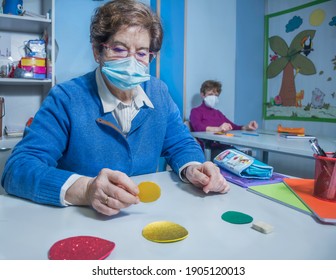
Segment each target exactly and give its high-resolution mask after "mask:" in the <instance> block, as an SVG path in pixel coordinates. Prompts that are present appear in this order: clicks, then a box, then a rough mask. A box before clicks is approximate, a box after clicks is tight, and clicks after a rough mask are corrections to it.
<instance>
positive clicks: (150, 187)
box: [138, 182, 161, 202]
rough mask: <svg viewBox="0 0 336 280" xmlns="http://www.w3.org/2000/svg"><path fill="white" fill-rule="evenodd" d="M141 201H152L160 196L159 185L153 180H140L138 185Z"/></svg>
mask: <svg viewBox="0 0 336 280" xmlns="http://www.w3.org/2000/svg"><path fill="white" fill-rule="evenodd" d="M138 188H139V195H138V196H139V199H140V201H141V202H153V201H155V200H157V199H158V198H159V197H160V196H161V189H160V187H159V186H158V185H157V184H155V183H153V182H142V183H140V184H139V185H138Z"/></svg>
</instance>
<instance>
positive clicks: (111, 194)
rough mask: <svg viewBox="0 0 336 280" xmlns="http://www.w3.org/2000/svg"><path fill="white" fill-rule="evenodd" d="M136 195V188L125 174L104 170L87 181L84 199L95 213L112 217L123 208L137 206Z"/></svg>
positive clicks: (137, 198) (137, 199)
mask: <svg viewBox="0 0 336 280" xmlns="http://www.w3.org/2000/svg"><path fill="white" fill-rule="evenodd" d="M138 194H139V189H138V186H137V185H136V184H135V183H134V182H133V181H132V180H131V179H130V178H129V177H128V176H127V175H126V174H125V173H122V172H120V171H114V170H111V169H107V168H104V169H102V170H101V171H100V172H99V174H98V176H97V177H95V178H92V179H90V180H89V181H88V183H87V187H86V192H85V197H86V200H87V202H88V204H89V205H91V206H92V207H93V208H94V209H95V210H96V211H98V212H99V213H102V214H105V215H107V216H112V215H116V214H118V213H119V212H120V210H121V209H123V208H126V207H129V206H130V205H132V204H138V203H139V202H140V200H139V197H138Z"/></svg>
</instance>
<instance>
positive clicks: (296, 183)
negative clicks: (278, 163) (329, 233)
mask: <svg viewBox="0 0 336 280" xmlns="http://www.w3.org/2000/svg"><path fill="white" fill-rule="evenodd" d="M283 181H284V183H286V185H287V186H289V187H290V189H291V190H292V191H293V192H294V193H295V194H296V195H297V197H298V198H299V199H300V200H301V201H302V202H303V203H304V204H305V205H306V206H307V207H308V208H309V209H310V210H311V211H312V212H313V213H314V215H315V216H316V217H317V218H318V219H319V220H321V221H323V222H327V223H336V202H330V201H326V200H322V199H320V198H317V197H315V196H314V195H313V193H314V179H296V178H284V179H283Z"/></svg>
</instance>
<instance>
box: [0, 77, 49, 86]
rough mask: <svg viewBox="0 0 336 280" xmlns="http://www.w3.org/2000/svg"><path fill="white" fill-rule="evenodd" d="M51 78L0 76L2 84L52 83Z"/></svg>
mask: <svg viewBox="0 0 336 280" xmlns="http://www.w3.org/2000/svg"><path fill="white" fill-rule="evenodd" d="M51 83H52V81H51V79H45V80H38V79H18V78H0V85H11V86H12V85H14V86H15V85H27V86H28V85H46V84H51Z"/></svg>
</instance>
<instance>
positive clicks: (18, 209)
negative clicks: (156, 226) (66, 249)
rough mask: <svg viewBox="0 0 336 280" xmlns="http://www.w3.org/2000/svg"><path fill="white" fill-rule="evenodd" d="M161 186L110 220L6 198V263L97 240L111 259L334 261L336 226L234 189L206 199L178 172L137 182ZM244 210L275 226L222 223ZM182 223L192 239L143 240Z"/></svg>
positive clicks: (2, 207) (2, 204) (1, 233)
mask: <svg viewBox="0 0 336 280" xmlns="http://www.w3.org/2000/svg"><path fill="white" fill-rule="evenodd" d="M133 179H134V181H135V182H136V183H140V182H142V181H147V180H150V181H154V182H156V183H158V184H159V185H160V186H161V188H162V195H161V198H160V199H159V200H157V201H156V202H153V203H148V204H144V203H141V204H138V205H134V206H131V207H129V208H127V209H125V210H123V211H122V212H121V213H120V214H119V215H117V216H112V217H106V216H103V215H100V214H98V213H96V212H95V211H94V210H92V209H90V208H88V207H76V206H71V207H66V208H57V207H52V206H45V205H39V204H35V203H33V202H29V201H26V200H23V199H20V198H16V197H13V196H9V195H0V228H1V230H0V259H10V260H13V259H22V260H25V259H35V260H36V259H37V260H43V259H47V255H48V250H49V248H50V247H51V246H52V245H53V244H54V243H55V242H56V241H58V240H60V239H63V238H67V237H71V236H78V235H91V236H96V237H100V238H104V239H108V240H111V241H113V242H115V243H116V247H115V249H114V251H113V252H112V253H111V255H110V256H109V257H108V259H119V260H126V259H136V260H141V259H144V260H150V259H151V260H154V259H155V260H164V259H170V260H176V259H181V260H182V259H188V260H189V259H190V260H192V259H199V260H204V259H208V260H209V259H218V260H219V259H230V260H239V259H244V260H248V259H336V250H335V248H336V238H335V236H336V226H335V225H323V224H319V223H318V222H317V221H315V220H314V218H312V217H311V216H309V215H306V214H303V213H301V212H298V211H296V210H294V209H291V208H289V207H286V206H284V205H281V204H278V203H276V202H273V201H270V200H268V199H266V198H263V197H260V196H258V195H256V194H253V193H250V192H248V191H246V190H245V189H243V188H241V187H238V186H235V185H232V188H231V190H230V192H229V193H227V194H210V195H205V194H203V192H202V191H201V190H199V189H196V188H195V187H193V186H191V185H189V184H184V183H182V182H180V180H179V178H178V177H177V176H176V175H175V174H174V173H172V172H161V173H155V174H150V175H143V176H137V177H133ZM230 210H234V211H241V212H244V213H247V214H249V215H251V216H252V217H253V218H254V220H255V221H257V220H261V221H264V222H267V223H269V224H271V225H273V226H274V232H272V233H270V234H263V233H260V232H258V231H255V230H253V229H252V228H251V224H244V225H234V224H230V223H227V222H224V221H223V220H222V219H221V215H222V214H223V213H224V212H226V211H230ZM162 220H167V221H172V222H175V223H178V224H180V225H182V226H184V227H185V228H186V229H187V230H188V231H189V236H188V237H187V238H186V239H184V240H182V241H180V242H175V243H154V242H151V241H148V240H147V239H145V238H144V237H143V236H142V234H141V232H142V229H143V227H144V226H146V225H147V224H148V223H151V222H155V221H162Z"/></svg>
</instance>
